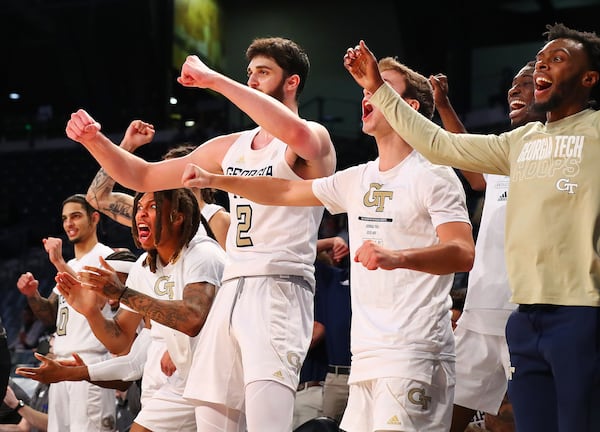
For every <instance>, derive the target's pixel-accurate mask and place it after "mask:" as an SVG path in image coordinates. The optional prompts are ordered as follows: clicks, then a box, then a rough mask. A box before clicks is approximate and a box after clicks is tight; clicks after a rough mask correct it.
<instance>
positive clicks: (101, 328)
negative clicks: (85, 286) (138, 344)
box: [86, 310, 133, 354]
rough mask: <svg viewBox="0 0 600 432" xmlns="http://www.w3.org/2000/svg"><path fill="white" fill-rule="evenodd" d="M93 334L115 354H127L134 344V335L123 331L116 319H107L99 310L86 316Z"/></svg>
mask: <svg viewBox="0 0 600 432" xmlns="http://www.w3.org/2000/svg"><path fill="white" fill-rule="evenodd" d="M86 318H87V320H88V323H89V325H90V328H91V329H92V332H93V333H94V335H95V336H96V338H98V340H99V341H100V342H102V344H103V345H104V346H105V347H106V348H107V349H108V350H109V351H110V352H111V353H113V354H122V353H124V352H127V351H128V350H129V348H130V346H131V344H132V342H133V335H130V334H128V333H126V332H124V331H123V329H122V328H121V326H120V325H119V323H118V322H117V321H115V319H107V318H105V317H104V315H102V313H101V311H100V310H98V311H97V312H94V313H93V314H88V315H86Z"/></svg>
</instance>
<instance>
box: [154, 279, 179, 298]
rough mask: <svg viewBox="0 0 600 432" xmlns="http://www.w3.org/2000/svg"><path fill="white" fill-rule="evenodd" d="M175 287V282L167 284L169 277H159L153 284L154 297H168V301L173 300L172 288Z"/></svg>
mask: <svg viewBox="0 0 600 432" xmlns="http://www.w3.org/2000/svg"><path fill="white" fill-rule="evenodd" d="M174 286H175V282H169V276H161V277H159V278H158V279H157V280H156V282H155V283H154V292H155V293H156V295H158V296H160V297H162V296H165V295H166V296H169V300H173V297H174V294H173V287H174Z"/></svg>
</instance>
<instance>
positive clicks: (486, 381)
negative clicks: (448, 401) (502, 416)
mask: <svg viewBox="0 0 600 432" xmlns="http://www.w3.org/2000/svg"><path fill="white" fill-rule="evenodd" d="M454 337H455V338H456V390H455V394H454V403H455V404H456V405H460V406H463V407H466V408H471V409H473V410H476V411H484V412H487V413H490V414H494V415H496V414H498V409H499V408H500V405H501V404H502V399H503V398H504V394H505V393H506V389H507V386H508V376H509V375H508V370H509V367H510V358H509V354H508V346H507V344H506V338H505V337H504V336H493V335H484V334H481V333H477V332H474V331H472V330H468V329H465V328H462V327H461V326H460V321H459V324H458V326H457V327H456V330H454Z"/></svg>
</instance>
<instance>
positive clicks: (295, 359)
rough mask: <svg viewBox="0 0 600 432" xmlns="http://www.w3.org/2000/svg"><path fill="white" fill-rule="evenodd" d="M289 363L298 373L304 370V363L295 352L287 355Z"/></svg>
mask: <svg viewBox="0 0 600 432" xmlns="http://www.w3.org/2000/svg"><path fill="white" fill-rule="evenodd" d="M287 361H288V363H289V364H290V365H291V366H292V367H293V368H294V369H295V370H296V373H300V369H301V368H302V362H301V361H300V356H299V355H298V353H295V352H292V351H290V352H288V353H287Z"/></svg>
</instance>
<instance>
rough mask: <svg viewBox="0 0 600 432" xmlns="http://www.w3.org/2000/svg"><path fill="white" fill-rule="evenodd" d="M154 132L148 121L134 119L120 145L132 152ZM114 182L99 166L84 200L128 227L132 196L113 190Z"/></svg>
mask: <svg viewBox="0 0 600 432" xmlns="http://www.w3.org/2000/svg"><path fill="white" fill-rule="evenodd" d="M154 133H155V131H154V126H153V125H151V124H150V123H146V122H143V121H142V120H134V121H132V122H131V124H130V125H129V127H128V128H127V130H126V131H125V135H124V136H123V140H122V141H121V145H120V147H121V148H122V149H124V150H126V151H127V152H129V153H133V152H134V151H135V150H137V149H138V148H139V147H141V146H143V145H145V144H148V143H149V142H151V141H152V138H154ZM115 184H116V182H115V180H113V178H112V177H110V176H109V175H108V174H107V173H106V171H105V170H104V169H103V168H100V170H99V171H98V173H97V174H96V176H95V177H94V179H93V180H92V183H91V184H90V187H89V188H88V191H87V194H86V200H87V201H88V202H89V203H90V205H91V206H92V207H94V208H95V209H96V210H98V211H100V212H101V213H104V214H105V215H106V216H108V217H109V218H111V219H113V220H114V221H116V222H118V223H120V224H122V225H125V226H128V227H130V226H131V217H132V214H133V208H132V207H133V197H132V196H131V195H128V194H126V193H122V192H114V191H113V189H114V187H115Z"/></svg>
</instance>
